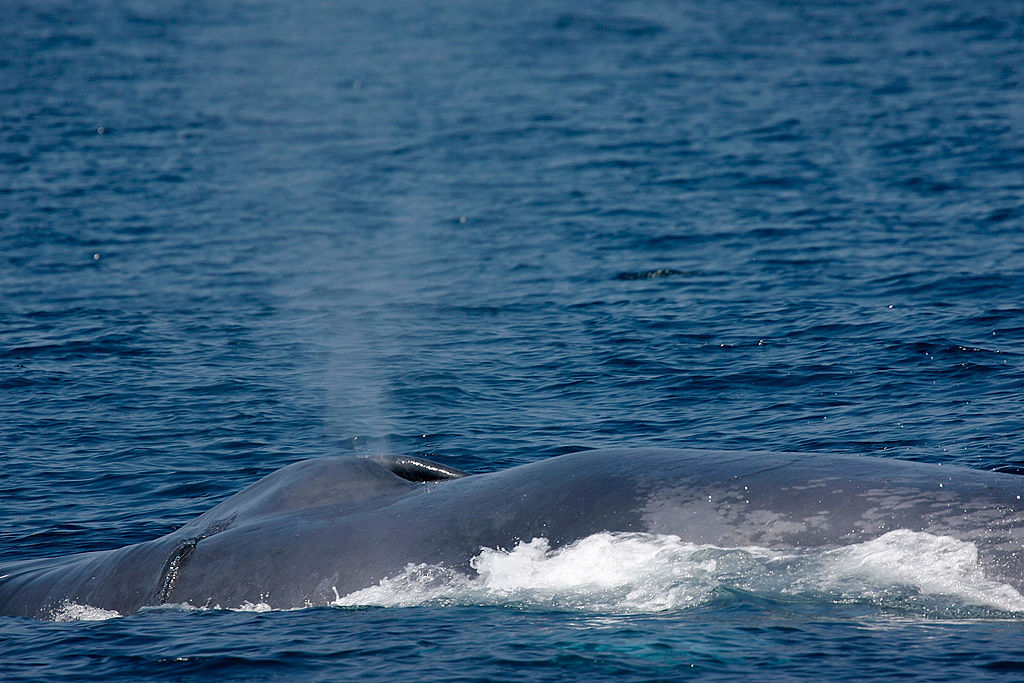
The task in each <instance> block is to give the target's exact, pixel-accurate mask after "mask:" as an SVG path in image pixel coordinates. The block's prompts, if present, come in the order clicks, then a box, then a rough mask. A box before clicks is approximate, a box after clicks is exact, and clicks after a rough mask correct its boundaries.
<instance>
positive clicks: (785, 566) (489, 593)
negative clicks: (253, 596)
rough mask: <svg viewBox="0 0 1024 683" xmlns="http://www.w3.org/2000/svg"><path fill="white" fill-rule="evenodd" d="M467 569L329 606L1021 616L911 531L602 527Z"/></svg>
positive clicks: (970, 564)
mask: <svg viewBox="0 0 1024 683" xmlns="http://www.w3.org/2000/svg"><path fill="white" fill-rule="evenodd" d="M470 565H471V566H472V568H473V569H474V570H475V571H476V576H469V575H467V574H464V573H460V572H457V571H454V570H452V569H449V568H445V567H439V566H435V565H425V564H419V565H409V566H407V567H406V568H405V570H404V571H403V572H402V573H401V574H398V575H397V576H394V577H391V578H388V579H384V580H383V581H381V582H380V583H378V584H377V585H375V586H372V587H369V588H366V589H363V590H359V591H356V592H354V593H351V594H349V595H345V596H340V597H339V598H338V599H337V600H335V601H334V603H333V604H335V605H338V606H371V605H372V606H385V607H387V606H413V605H421V604H484V605H488V604H489V605H516V606H536V607H542V608H543V607H547V608H556V609H570V610H585V611H603V612H621V613H644V612H660V611H665V610H672V609H683V608H687V607H693V606H697V605H701V604H705V603H707V602H709V601H710V600H712V599H714V597H715V596H716V595H717V594H719V593H720V592H721V591H722V590H729V589H732V590H737V591H744V592H749V593H754V594H759V595H766V596H771V597H775V598H781V599H793V598H800V599H812V600H820V601H827V602H843V603H847V602H865V603H868V604H874V605H877V606H878V607H880V608H883V609H899V610H910V611H913V612H919V613H924V614H930V613H937V612H943V613H949V611H950V610H951V609H952V610H954V611H956V610H958V609H959V610H961V611H963V608H970V607H971V606H975V607H983V608H994V609H995V610H998V611H1000V612H1024V596H1022V595H1021V594H1020V593H1019V592H1018V591H1017V590H1015V589H1014V588H1013V587H1011V586H1008V585H1006V584H1002V583H999V582H997V581H993V580H990V579H988V578H986V576H985V574H984V571H983V569H982V567H981V566H980V565H979V563H978V551H977V548H976V547H975V545H974V544H973V543H967V542H963V541H959V540H957V539H954V538H949V537H945V536H935V535H932V534H928V533H922V532H913V531H908V530H897V531H892V532H889V533H887V534H885V535H883V536H880V537H879V538H876V539H874V540H871V541H867V542H864V543H857V544H854V545H850V546H844V547H841V548H835V549H828V550H815V551H792V552H782V551H776V550H768V549H766V548H760V547H744V548H718V547H714V546H707V545H695V544H692V543H685V542H683V541H682V540H680V539H679V538H678V537H677V536H670V535H656V534H640V533H600V534H595V535H593V536H589V537H587V538H584V539H581V540H579V541H577V542H575V543H573V544H571V545H567V546H564V547H561V548H557V549H554V550H552V549H551V546H550V543H549V541H548V540H547V539H545V538H535V539H533V540H531V541H529V542H520V543H518V544H517V545H516V546H515V547H514V548H513V549H511V550H497V549H493V548H483V549H481V552H480V554H479V555H477V556H476V557H474V558H473V559H472V561H471V563H470ZM967 611H968V612H969V611H970V610H969V609H967Z"/></svg>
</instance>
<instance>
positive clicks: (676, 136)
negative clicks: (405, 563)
mask: <svg viewBox="0 0 1024 683" xmlns="http://www.w3.org/2000/svg"><path fill="white" fill-rule="evenodd" d="M1022 42H1024V13H1022V10H1021V7H1020V5H1019V4H1018V3H1014V2H996V1H985V0H982V1H981V2H975V3H970V4H967V3H952V2H923V1H911V2H899V3H897V2H887V1H884V0H878V1H875V2H868V1H866V2H848V3H835V4H829V5H818V4H813V3H812V4H802V3H792V2H770V1H767V0H763V1H762V0H740V1H738V2H730V3H720V4H709V3H696V2H669V1H667V0H648V1H639V0H637V1H630V0H625V1H623V2H614V3H613V2H590V3H580V2H562V3H553V2H544V1H539V2H533V3H527V4H525V5H524V4H512V3H469V2H462V1H461V0H452V1H451V2H447V3H438V2H434V1H433V0H426V1H425V2H422V3H418V4H412V3H402V2H393V1H392V0H383V1H382V2H378V3H373V4H371V5H365V4H356V3H349V2H342V1H332V0H296V1H295V2H291V3H270V2H266V0H247V1H245V2H237V3H214V2H209V1H200V2H177V1H174V2H164V3H150V2H145V1H142V0H136V1H128V0H120V1H114V0H97V1H96V2H91V3H72V2H65V1H62V0H50V1H48V2H44V3H40V2H28V1H26V0H9V1H8V2H5V3H3V4H2V6H0V112H2V113H0V171H2V175H0V178H2V182H0V416H2V419H3V425H4V427H3V429H2V430H0V457H2V462H3V465H4V466H3V468H2V471H0V563H2V562H9V561H14V560H20V559H26V558H33V557H44V556H49V555H59V554H66V553H71V552H79V551H86V550H98V549H106V548H112V547H118V546H121V545H125V544H129V543H134V542H138V541H142V540H147V539H151V538H154V537H156V536H159V535H161V534H164V533H167V532H168V531H170V530H172V529H174V528H176V527H177V526H180V525H181V524H183V523H185V522H187V521H188V520H189V519H191V518H192V517H194V516H196V515H198V514H199V513H201V512H203V511H205V510H207V509H209V508H210V507H212V506H213V505H214V504H215V503H217V502H219V501H220V500H222V499H224V498H225V497H227V496H228V495H230V494H231V493H234V492H236V491H238V490H240V489H241V488H243V487H244V486H245V485H247V484H249V483H251V482H252V481H254V480H255V479H257V478H258V477H260V476H262V475H264V474H267V473H269V472H271V471H273V470H275V469H277V468H279V467H281V466H283V465H286V464H288V463H291V462H295V461H297V460H300V459H304V458H309V457H319V456H327V455H336V454H346V453H354V454H362V453H376V452H383V451H387V452H400V453H409V454H418V455H422V456H426V457H430V458H434V459H436V460H439V461H442V462H445V463H447V464H451V465H454V466H456V467H461V468H463V469H467V470H472V471H489V470H494V469H500V468H504V467H508V466H512V465H515V464H520V463H525V462H530V461H533V460H537V459H540V458H545V457H550V456H554V455H558V454H561V453H566V452H570V451H574V450H578V449H582V448H592V447H605V446H616V447H618V446H628V445H635V446H655V445H657V446H686V447H689V446H694V447H709V448H732V449H742V450H795V451H802V452H839V453H851V454H862V455H866V456H873V457H885V458H903V459H909V460H919V461H928V462H941V463H949V464H956V465H964V466H969V467H975V468H982V469H990V470H1000V471H1005V472H1011V473H1021V472H1024V446H1022V445H1021V439H1020V436H1021V434H1024V400H1022V396H1024V372H1022V370H1024V357H1022V354H1024V60H1022V59H1021V50H1020V47H1021V44H1022ZM1022 481H1024V480H1022ZM633 540H636V539H633ZM896 540H897V541H898V542H895V543H894V544H893V545H892V546H891V547H890V546H887V547H885V548H876V547H872V548H868V549H866V550H867V551H870V552H868V553H867V554H866V555H864V557H867V556H869V555H870V556H873V557H877V556H879V553H882V554H883V555H884V556H885V557H897V558H898V557H902V558H904V559H905V562H904V563H903V564H904V565H914V564H915V563H914V562H912V561H911V558H919V562H918V563H917V564H918V565H923V566H924V567H926V568H928V569H931V570H934V571H932V572H928V574H929V576H932V575H934V576H938V577H940V578H942V577H947V578H948V581H945V583H943V584H942V586H939V587H938V588H937V587H936V586H935V585H934V582H929V581H928V580H925V579H922V578H921V577H920V576H919V575H917V574H914V572H909V573H907V574H904V575H901V576H898V577H896V579H892V578H891V577H890V578H886V577H883V576H879V575H878V574H873V575H871V576H870V577H868V578H867V579H864V578H863V577H862V578H861V579H859V580H858V581H854V582H851V581H850V580H848V579H844V578H842V577H841V576H840V578H839V579H836V580H833V579H832V578H830V577H828V576H823V572H822V571H821V570H820V568H821V566H822V562H824V561H825V560H826V559H828V558H822V557H817V558H811V559H812V560H813V561H810V562H809V564H808V567H810V568H809V569H805V570H803V571H804V572H805V573H804V574H802V575H801V576H802V577H803V581H802V583H804V584H806V583H807V582H808V580H810V579H814V581H811V583H813V585H812V586H811V588H809V589H805V590H800V591H793V590H789V589H788V588H787V586H786V585H779V584H778V583H777V582H776V583H773V582H772V581H771V577H772V575H773V574H772V569H773V568H774V567H775V566H776V565H775V564H773V563H774V562H776V560H778V559H779V558H768V559H764V558H760V559H759V557H760V556H758V555H757V552H756V550H755V549H731V550H728V551H727V554H726V555H723V556H715V557H713V558H709V557H707V556H706V554H707V552H709V551H708V550H707V549H697V552H703V553H705V555H700V556H699V557H697V558H696V559H694V560H693V561H692V562H691V564H692V565H693V567H692V569H686V567H687V566H689V565H686V564H685V562H689V559H686V558H689V557H690V556H689V555H685V557H684V556H683V555H680V553H684V552H690V551H691V550H693V549H679V548H675V549H674V550H673V551H672V552H669V553H668V554H667V555H666V554H661V555H657V553H655V555H656V558H655V559H654V560H652V561H651V562H649V563H646V564H644V565H643V566H641V567H632V568H631V567H629V566H626V567H625V568H623V567H622V566H619V567H618V568H617V569H615V570H614V571H617V572H618V573H617V574H615V575H614V576H611V577H604V578H602V580H601V581H597V580H596V579H595V576H594V574H595V571H596V570H595V564H594V562H595V560H594V558H595V557H619V556H620V555H617V554H616V553H619V552H621V553H622V554H621V556H622V557H623V558H628V557H633V556H636V555H637V554H638V553H639V554H642V553H643V552H647V551H652V550H658V549H659V548H661V546H659V545H658V544H659V543H665V542H667V541H666V540H665V539H650V538H648V539H640V541H639V545H634V546H628V547H627V546H621V545H620V544H619V542H618V541H616V540H614V539H611V540H609V539H604V541H603V542H604V544H603V545H600V543H599V545H598V547H597V548H596V554H592V555H587V554H580V555H578V556H554V555H552V554H551V553H545V552H544V548H543V547H542V543H540V544H538V545H530V546H528V547H525V546H524V547H522V548H517V549H514V550H513V549H507V550H509V551H510V552H509V553H507V554H505V555H502V554H501V553H500V552H498V551H497V550H493V549H492V550H488V551H486V552H485V551H482V554H481V559H480V562H483V563H487V562H490V563H491V564H488V565H487V567H488V568H489V571H490V573H489V574H487V575H486V576H485V577H484V578H483V579H477V578H475V577H468V579H467V577H455V578H453V577H448V576H443V575H429V576H418V575H412V576H406V577H397V578H396V581H395V582H394V584H392V585H389V586H386V587H380V591H378V593H375V594H374V595H364V596H360V599H351V600H349V602H350V603H352V604H348V605H346V606H344V607H334V608H319V609H308V610H299V611H294V612H273V611H269V612H268V611H261V610H260V607H259V606H258V605H257V606H251V609H250V610H249V611H230V610H188V609H180V608H179V609H158V610H152V611H147V612H143V613H141V614H138V615H132V616H127V617H120V618H102V617H104V616H109V615H103V614H96V613H95V612H89V611H88V610H84V611H81V612H74V611H71V612H69V613H68V614H66V615H64V616H66V617H67V618H69V619H75V618H76V617H77V618H78V620H73V621H70V622H35V621H29V620H22V619H12V618H0V634H2V638H0V675H2V676H3V678H4V679H5V680H19V679H46V680H66V679H76V680H83V679H84V680H111V679H122V680H137V679H143V678H145V679H169V680H181V679H192V678H196V679H198V678H207V677H216V678H222V679H271V678H288V679H294V680H347V679H360V680H530V681H546V680H573V679H602V680H603V679H620V680H686V679H707V680H734V679H737V678H741V677H750V678H755V679H758V680H822V679H829V680H865V679H874V680H881V679H885V680H889V679H894V678H903V679H909V680H959V679H964V678H968V679H971V680H985V679H1000V680H1003V679H1006V680H1014V679H1017V678H1019V677H1020V676H1021V674H1022V671H1024V646H1022V645H1021V639H1022V634H1024V621H1022V618H1021V614H1020V612H1019V611H1017V610H1016V608H1015V605H1016V603H1015V602H1014V601H1013V600H1009V599H996V598H991V595H992V593H991V591H992V590H996V591H997V592H998V590H997V588H998V587H995V588H994V587H991V586H985V585H983V584H970V585H966V584H963V582H962V581H960V579H961V578H962V576H963V574H958V573H957V571H956V570H957V567H961V566H964V565H965V564H966V565H967V566H969V565H970V562H971V559H970V555H969V548H962V547H955V548H948V547H946V546H943V545H942V540H941V539H922V538H911V539H896ZM591 541H592V542H594V543H598V542H600V541H601V539H591ZM840 550H841V551H842V552H844V553H853V554H856V553H857V552H859V551H862V550H865V549H857V548H851V549H840ZM659 552H660V551H659ZM723 552H726V551H723ZM488 553H490V554H488ZM495 553H497V554H495ZM951 556H955V558H956V561H955V562H954V563H953V564H943V562H946V561H947V560H948V558H950V557H951ZM681 557H682V558H683V559H680V558H681ZM858 557H860V556H858ZM712 561H713V562H715V563H716V564H715V567H716V568H717V569H716V571H717V572H718V573H715V572H711V574H710V578H708V572H707V571H706V568H707V564H706V563H707V562H712ZM858 561H859V560H858ZM729 562H732V564H729ZM495 563H497V564H495ZM681 563H682V564H681ZM625 564H627V565H628V563H625ZM478 566H482V565H478ZM726 566H728V567H732V568H733V569H730V570H729V571H725V570H723V569H722V568H723V567H726ZM680 567H683V569H680ZM815 568H817V569H815ZM614 571H613V573H614ZM702 572H703V573H702ZM524 576H525V577H529V579H530V580H529V581H525V580H523V581H521V582H520V583H518V584H517V583H516V577H524ZM603 576H604V575H602V577H603ZM488 577H489V578H488ZM573 577H577V578H576V579H573ZM484 579H486V581H485V580H484ZM480 581H484V583H483V584H481V583H480ZM487 581H490V583H487ZM958 582H959V583H958ZM538 583H539V584H540V585H541V588H537V587H536V585H537V584H538ZM651 586H653V588H651V589H650V592H649V594H648V597H650V596H654V598H657V599H654V600H653V601H652V600H647V601H646V602H645V601H643V600H640V599H638V598H637V594H638V592H639V593H643V590H645V589H646V588H650V587H651ZM645 587H646V588H645ZM986 591H988V592H986ZM666 595H670V596H673V598H672V599H665V600H661V599H660V598H661V596H666ZM986 595H987V596H989V597H988V598H984V596H986ZM979 596H982V597H981V598H980V597H979ZM1004 597H1005V596H1004ZM983 598H984V599H983Z"/></svg>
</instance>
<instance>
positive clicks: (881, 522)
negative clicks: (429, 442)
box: [0, 449, 1024, 619]
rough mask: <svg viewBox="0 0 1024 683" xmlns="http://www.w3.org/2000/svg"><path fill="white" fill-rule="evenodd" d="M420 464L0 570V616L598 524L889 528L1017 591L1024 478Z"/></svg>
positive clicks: (339, 574) (603, 527)
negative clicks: (968, 559) (972, 564)
mask: <svg viewBox="0 0 1024 683" xmlns="http://www.w3.org/2000/svg"><path fill="white" fill-rule="evenodd" d="M463 475H464V473H462V472H459V471H458V470H454V469H452V468H448V467H445V466H443V465H439V464H437V463H432V462H430V461H427V460H420V459H416V458H403V457H390V456H377V457H370V458H362V457H338V458H325V459H319V460H307V461H304V462H298V463H295V464H293V465H290V466H288V467H285V468H283V469H281V470H278V471H277V472H274V473H273V474H270V475H269V476H267V477H265V478H263V479H261V480H259V481H258V482H256V483H255V484H253V485H252V486H250V487H249V488H247V489H245V490H243V491H241V492H240V493H238V494H236V495H234V496H232V497H230V498H228V499H227V500H225V501H224V502H223V503H221V504H220V505H218V506H216V507H215V508H213V509H212V510H210V511H209V512H207V513H205V514H203V515H201V516H200V517H198V518H197V519H195V520H193V521H192V522H190V523H189V524H186V525H185V526H183V527H182V528H180V529H178V530H177V531H175V532H174V533H171V534H168V535H167V536H164V537H162V538H158V539H156V540H153V541H148V542H145V543H139V544H137V545H133V546H128V547H125V548H121V549H118V550H109V551H100V552H93V553H84V554H79V555H70V556H66V557H58V558H53V559H43V560H30V561H27V562H21V563H16V564H13V565H8V566H6V567H0V614H5V615H21V616H28V617H36V618H44V619H45V618H49V617H52V616H53V614H54V612H55V611H56V610H58V609H59V608H61V607H62V606H63V605H65V604H67V603H77V604H83V605H91V606H94V607H100V608H104V609H110V610H116V611H117V612H119V613H121V614H127V613H130V612H134V611H137V610H139V609H140V608H142V607H145V606H147V605H159V604H164V603H170V604H180V603H188V604H191V605H194V606H209V607H216V606H220V607H225V608H227V607H237V606H241V605H243V604H245V603H246V602H251V603H260V602H262V603H266V604H269V605H270V606H272V607H274V608H293V607H302V606H307V605H325V604H328V603H330V602H331V601H333V600H334V599H335V598H336V596H338V595H345V594H347V593H350V592H352V591H355V590H358V589H361V588H365V587H367V586H371V585H374V584H376V583H377V582H378V581H380V580H381V579H383V578H385V577H388V576H394V575H396V574H398V573H400V572H401V571H402V569H403V568H404V567H405V566H406V565H407V564H409V563H430V564H439V565H445V566H449V567H453V568H457V569H461V570H464V571H466V572H470V573H472V571H473V570H472V569H471V568H470V567H469V560H470V558H472V557H473V556H475V555H477V554H478V553H479V551H480V548H481V547H492V548H512V547H513V546H514V545H515V543H516V542H517V541H520V540H522V541H529V540H530V539H532V538H536V537H545V538H547V539H548V540H549V541H550V543H551V546H552V547H558V546H560V545H564V544H567V543H570V542H572V541H575V540H577V539H580V538H583V537H585V536H588V535H590V534H593V533H597V532H601V531H644V532H652V533H664V534H675V535H677V536H679V537H680V538H682V539H683V540H684V541H690V542H694V543H707V544H713V545H717V546H723V547H735V546H750V545H757V546H762V547H769V548H822V547H834V546H840V545H847V544H851V543H856V542H862V541H867V540H870V539H873V538H876V537H878V536H880V535H882V534H884V533H886V532H888V531H892V530H895V529H909V530H912V531H924V532H929V533H932V534H936V535H943V536H952V537H955V538H957V539H960V540H962V541H970V542H973V543H975V544H976V545H977V547H978V549H979V557H980V562H981V564H982V566H983V568H984V569H985V572H986V575H987V576H988V577H989V578H991V579H995V580H998V581H1002V582H1005V583H1008V584H1010V585H1012V586H1014V587H1015V588H1017V589H1018V590H1024V501H1022V499H1021V496H1024V478H1021V477H1018V476H1015V475H1010V474H999V473H995V472H985V471H979V470H971V469H965V468H960V467H954V466H944V465H930V464H921V463H912V462H905V461H898V460H890V459H883V458H873V457H859V456H844V455H822V454H798V453H738V452H729V451H698V450H670V449H647V450H600V451H587V452H581V453H574V454H571V455H564V456H559V457H555V458H550V459H547V460H542V461H539V462H534V463H530V464H527V465H521V466H518V467H513V468H510V469H507V470H503V471H499V472H491V473H487V474H474V475H471V476H463Z"/></svg>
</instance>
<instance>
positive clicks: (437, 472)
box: [369, 455, 469, 483]
mask: <svg viewBox="0 0 1024 683" xmlns="http://www.w3.org/2000/svg"><path fill="white" fill-rule="evenodd" d="M369 459H370V460H373V461H374V462H376V463H379V464H380V465H382V466H384V467H385V468H387V469H388V470H390V471H391V472H393V473H394V474H396V475H398V476H399V477H401V478H402V479H405V480H406V481H411V482H415V483H423V482H431V481H447V480H449V479H461V478H462V477H466V476H469V473H468V472H463V471H462V470H460V469H457V468H455V467H450V466H448V465H442V464H441V463H439V462H434V461H433V460H427V459H426V458H415V457H413V456H411V455H376V456H372V457H371V458H369Z"/></svg>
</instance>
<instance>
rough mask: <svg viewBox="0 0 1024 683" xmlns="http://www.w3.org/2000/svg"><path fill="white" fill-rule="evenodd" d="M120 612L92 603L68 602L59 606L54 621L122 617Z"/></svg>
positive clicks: (97, 619)
mask: <svg viewBox="0 0 1024 683" xmlns="http://www.w3.org/2000/svg"><path fill="white" fill-rule="evenodd" d="M120 616H121V613H120V612H115V611H114V610H112V609H102V608H100V607H93V606H91V605H79V604H78V603H75V602H68V603H65V604H63V605H61V606H60V607H58V608H57V609H56V610H55V611H54V613H53V620H54V621H104V620H106V619H114V618H116V617H120Z"/></svg>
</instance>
